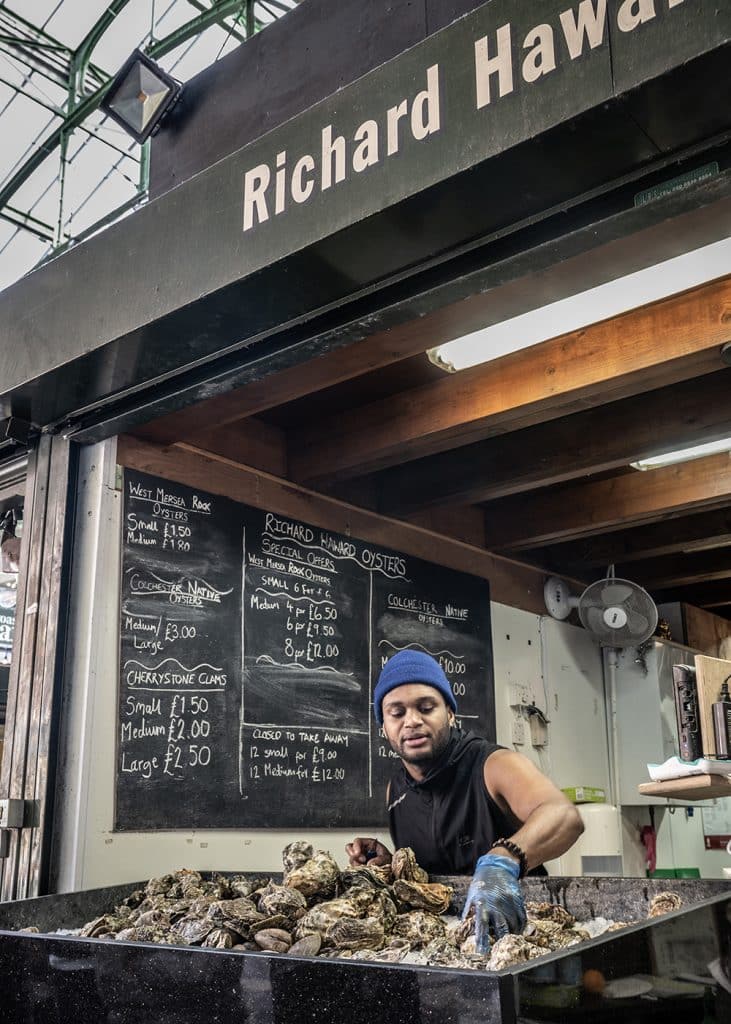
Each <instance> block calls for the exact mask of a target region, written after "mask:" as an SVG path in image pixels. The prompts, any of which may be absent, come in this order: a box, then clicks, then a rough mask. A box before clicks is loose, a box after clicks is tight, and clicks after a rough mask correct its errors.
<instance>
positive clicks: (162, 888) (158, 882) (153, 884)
mask: <svg viewBox="0 0 731 1024" xmlns="http://www.w3.org/2000/svg"><path fill="white" fill-rule="evenodd" d="M174 885H175V875H161V877H160V878H151V879H150V881H149V882H148V883H147V885H146V886H145V895H146V896H165V895H167V893H168V891H169V890H170V889H171V888H172V887H173V886H174Z"/></svg>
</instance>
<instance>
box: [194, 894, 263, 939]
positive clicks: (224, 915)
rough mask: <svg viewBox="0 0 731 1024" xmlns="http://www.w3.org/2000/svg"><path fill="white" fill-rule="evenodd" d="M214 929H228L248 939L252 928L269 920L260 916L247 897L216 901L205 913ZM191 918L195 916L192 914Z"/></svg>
mask: <svg viewBox="0 0 731 1024" xmlns="http://www.w3.org/2000/svg"><path fill="white" fill-rule="evenodd" d="M205 913H206V916H207V917H208V919H209V921H210V922H211V926H212V927H214V926H215V927H219V928H221V927H226V928H230V929H231V930H232V931H235V932H238V934H239V935H241V936H242V937H243V938H245V939H246V938H248V937H249V934H250V932H251V930H252V928H254V927H256V926H257V925H261V924H262V922H263V921H266V920H267V918H266V916H265V915H264V914H260V913H259V911H258V910H257V909H256V906H255V905H254V903H253V902H252V901H251V900H250V899H248V898H247V897H246V896H238V897H237V898H236V899H232V900H214V901H213V902H212V903H210V904H209V905H208V908H207V910H206V911H205ZM189 916H191V917H192V916H195V915H194V914H193V913H191V914H190V915H189Z"/></svg>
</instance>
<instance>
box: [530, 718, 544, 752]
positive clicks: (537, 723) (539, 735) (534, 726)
mask: <svg viewBox="0 0 731 1024" xmlns="http://www.w3.org/2000/svg"><path fill="white" fill-rule="evenodd" d="M530 741H531V744H532V745H533V746H534V747H547V746H548V724H547V723H546V722H544V721H543V719H542V718H541V717H540V715H531V716H530Z"/></svg>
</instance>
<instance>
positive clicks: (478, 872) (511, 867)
mask: <svg viewBox="0 0 731 1024" xmlns="http://www.w3.org/2000/svg"><path fill="white" fill-rule="evenodd" d="M519 874H520V865H519V864H518V863H517V861H514V860H512V859H511V858H510V857H501V856H500V855H499V854H495V853H487V854H485V855H484V856H483V857H480V859H479V860H478V861H477V865H476V867H475V873H474V876H473V878H472V881H471V883H470V887H469V889H468V890H467V900H466V902H465V905H464V910H463V911H462V920H463V921H464V919H465V918H466V917H467V914H468V913H469V911H470V908H471V907H474V909H475V940H476V946H477V952H478V953H487V952H488V950H489V949H490V931H489V928H490V925H492V930H493V932H494V934H495V938H496V939H501V938H502V937H503V935H507V934H508V932H522V931H523V929H524V928H525V926H526V923H527V918H526V913H525V903H524V901H523V893H522V892H521V890H520V884H519V883H518V876H519Z"/></svg>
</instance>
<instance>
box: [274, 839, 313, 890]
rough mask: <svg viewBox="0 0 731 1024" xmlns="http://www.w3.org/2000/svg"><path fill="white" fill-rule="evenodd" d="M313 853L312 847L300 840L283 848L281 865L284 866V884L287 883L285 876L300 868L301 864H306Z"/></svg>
mask: <svg viewBox="0 0 731 1024" xmlns="http://www.w3.org/2000/svg"><path fill="white" fill-rule="evenodd" d="M314 852H315V851H314V849H313V847H312V845H311V844H310V843H305V842H303V841H302V840H296V841H295V842H294V843H289V845H288V846H285V847H284V849H283V850H282V864H283V865H284V880H285V882H286V881H287V875H288V874H289V873H290V872H291V871H294V870H295V869H296V868H301V867H302V865H303V864H306V863H307V861H308V860H310V858H311V857H312V855H313V853H314Z"/></svg>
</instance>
